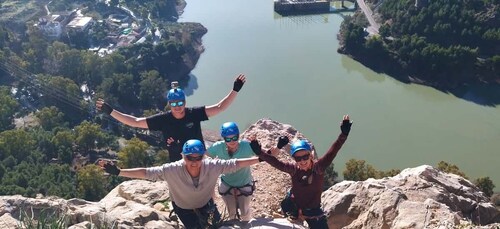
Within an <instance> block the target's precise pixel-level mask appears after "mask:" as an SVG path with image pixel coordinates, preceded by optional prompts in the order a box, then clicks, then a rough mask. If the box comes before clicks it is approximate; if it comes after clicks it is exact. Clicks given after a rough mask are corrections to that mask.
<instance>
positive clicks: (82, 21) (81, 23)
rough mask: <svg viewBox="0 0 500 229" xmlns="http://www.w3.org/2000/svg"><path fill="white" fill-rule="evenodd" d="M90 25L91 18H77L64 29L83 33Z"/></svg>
mask: <svg viewBox="0 0 500 229" xmlns="http://www.w3.org/2000/svg"><path fill="white" fill-rule="evenodd" d="M92 23H93V20H92V17H83V16H77V17H75V18H74V19H73V20H71V21H70V22H69V23H68V25H66V28H67V29H72V30H75V31H79V32H82V31H85V30H86V29H87V28H88V27H89V25H91V24H92Z"/></svg>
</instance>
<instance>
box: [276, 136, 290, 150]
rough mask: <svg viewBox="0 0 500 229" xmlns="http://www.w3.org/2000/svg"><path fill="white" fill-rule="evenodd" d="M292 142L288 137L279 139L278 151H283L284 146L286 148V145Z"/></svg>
mask: <svg viewBox="0 0 500 229" xmlns="http://www.w3.org/2000/svg"><path fill="white" fill-rule="evenodd" d="M289 141H290V140H289V139H288V137H287V136H280V137H279V139H278V145H277V147H278V149H282V148H283V147H284V146H286V144H288V142H289Z"/></svg>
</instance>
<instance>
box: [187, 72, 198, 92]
mask: <svg viewBox="0 0 500 229" xmlns="http://www.w3.org/2000/svg"><path fill="white" fill-rule="evenodd" d="M196 89H198V78H197V77H196V76H195V75H194V74H192V73H191V74H189V81H188V84H187V86H186V88H184V93H185V94H186V96H190V95H193V94H194V91H195V90H196Z"/></svg>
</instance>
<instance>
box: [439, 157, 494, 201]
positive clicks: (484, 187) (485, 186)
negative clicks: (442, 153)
mask: <svg viewBox="0 0 500 229" xmlns="http://www.w3.org/2000/svg"><path fill="white" fill-rule="evenodd" d="M437 168H438V169H439V170H441V171H443V172H446V173H453V174H456V175H459V176H461V177H463V178H465V179H469V178H468V177H467V175H465V173H464V172H462V171H460V168H458V166H456V165H454V164H450V163H448V162H444V161H440V162H439V163H438V166H437ZM474 185H476V186H477V187H478V188H479V189H480V190H481V191H482V192H484V194H485V195H486V196H488V197H491V196H492V195H493V190H494V189H495V184H493V181H491V180H490V177H480V178H477V179H475V180H474ZM492 202H493V199H492Z"/></svg>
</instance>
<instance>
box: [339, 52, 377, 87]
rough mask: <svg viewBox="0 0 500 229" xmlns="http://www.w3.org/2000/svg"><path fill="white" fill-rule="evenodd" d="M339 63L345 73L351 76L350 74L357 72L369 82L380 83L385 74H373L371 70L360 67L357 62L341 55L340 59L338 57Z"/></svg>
mask: <svg viewBox="0 0 500 229" xmlns="http://www.w3.org/2000/svg"><path fill="white" fill-rule="evenodd" d="M340 63H341V64H342V67H343V68H344V69H345V70H346V71H347V73H349V74H351V72H357V73H359V74H361V75H362V76H363V77H364V78H365V79H366V80H368V81H369V82H379V83H381V82H384V80H385V77H386V75H385V74H374V73H373V71H372V70H370V69H369V68H365V67H362V66H361V64H360V63H359V62H357V61H355V60H353V59H352V58H350V57H348V56H346V55H342V57H340Z"/></svg>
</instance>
